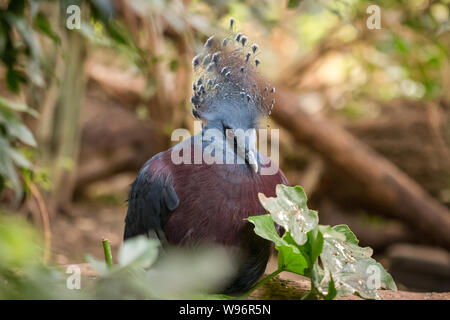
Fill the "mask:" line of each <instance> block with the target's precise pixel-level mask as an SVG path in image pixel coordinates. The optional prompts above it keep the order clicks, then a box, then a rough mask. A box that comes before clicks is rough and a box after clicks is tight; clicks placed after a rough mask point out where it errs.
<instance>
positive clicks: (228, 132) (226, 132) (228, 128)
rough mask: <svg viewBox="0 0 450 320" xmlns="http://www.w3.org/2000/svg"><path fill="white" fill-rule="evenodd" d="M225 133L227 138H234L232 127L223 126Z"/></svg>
mask: <svg viewBox="0 0 450 320" xmlns="http://www.w3.org/2000/svg"><path fill="white" fill-rule="evenodd" d="M223 133H224V134H225V135H226V136H231V137H232V136H234V134H233V130H232V129H231V128H230V127H228V126H226V125H223Z"/></svg>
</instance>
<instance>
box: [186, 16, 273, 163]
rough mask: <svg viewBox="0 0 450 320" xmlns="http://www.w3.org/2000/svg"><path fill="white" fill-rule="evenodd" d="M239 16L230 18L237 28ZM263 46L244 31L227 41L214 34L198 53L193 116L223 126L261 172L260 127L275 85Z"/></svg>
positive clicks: (229, 140)
mask: <svg viewBox="0 0 450 320" xmlns="http://www.w3.org/2000/svg"><path fill="white" fill-rule="evenodd" d="M233 25H234V20H233V19H232V20H231V21H230V28H231V30H233ZM258 55H259V51H258V45H256V44H252V43H250V42H249V40H248V39H247V37H246V36H245V35H244V34H242V33H234V32H233V31H231V32H230V34H228V35H227V36H226V37H225V38H224V39H223V40H219V39H216V38H215V37H214V36H213V37H210V38H209V39H208V40H207V41H206V43H205V46H204V49H203V51H202V52H201V53H200V54H198V55H197V56H195V57H194V59H193V61H192V64H193V67H194V76H195V80H194V83H193V84H192V89H193V92H194V93H193V96H192V97H191V102H192V104H193V105H194V108H193V110H192V114H193V116H194V117H195V118H197V119H201V120H202V121H203V122H204V124H205V128H214V129H216V130H220V131H221V132H222V133H223V136H224V137H226V139H227V140H226V141H227V143H234V147H235V148H236V151H237V152H236V153H237V154H238V156H239V155H241V156H242V157H243V158H245V160H246V161H247V163H248V164H250V165H251V166H252V168H253V169H254V170H255V171H257V170H258V161H257V149H256V141H257V138H256V129H257V128H258V127H259V123H260V120H261V119H262V118H264V117H267V116H269V115H270V113H271V111H272V108H273V106H274V102H275V100H274V93H275V89H274V88H272V87H270V86H268V84H267V83H265V82H264V81H263V79H262V78H261V77H260V75H259V73H258V72H257V71H256V68H257V67H258V65H259V64H260V61H259V59H258V58H257V56H258Z"/></svg>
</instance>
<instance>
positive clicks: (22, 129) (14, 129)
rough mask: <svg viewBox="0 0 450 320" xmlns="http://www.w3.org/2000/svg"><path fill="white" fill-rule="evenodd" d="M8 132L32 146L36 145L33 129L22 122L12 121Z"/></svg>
mask: <svg viewBox="0 0 450 320" xmlns="http://www.w3.org/2000/svg"><path fill="white" fill-rule="evenodd" d="M8 133H9V135H10V136H12V137H14V138H17V139H19V140H20V141H22V142H23V143H25V144H28V145H30V146H32V147H35V146H36V140H34V137H33V134H32V133H31V131H30V130H29V129H28V128H27V127H26V126H25V125H23V124H22V123H11V125H10V126H9V127H8Z"/></svg>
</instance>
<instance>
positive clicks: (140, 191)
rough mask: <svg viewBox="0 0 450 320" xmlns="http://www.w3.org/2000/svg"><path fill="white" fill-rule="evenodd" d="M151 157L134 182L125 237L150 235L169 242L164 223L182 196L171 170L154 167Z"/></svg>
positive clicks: (129, 201)
mask: <svg viewBox="0 0 450 320" xmlns="http://www.w3.org/2000/svg"><path fill="white" fill-rule="evenodd" d="M152 160H153V161H154V160H155V159H154V158H152V159H151V160H149V161H148V162H147V163H146V164H145V165H144V167H143V168H142V169H141V170H140V172H139V174H138V176H137V178H136V180H135V181H134V183H133V184H132V186H131V192H130V196H129V199H128V211H127V216H126V218H125V231H124V236H123V238H124V240H126V239H128V238H131V237H134V236H137V235H142V234H143V235H147V236H148V237H153V238H158V239H159V240H160V241H161V242H162V243H163V244H165V242H166V240H165V235H164V231H163V230H164V226H165V225H166V223H167V221H168V219H169V217H170V213H171V212H172V211H173V210H175V209H176V208H177V207H178V204H179V199H178V196H177V194H176V192H175V189H174V188H173V185H172V183H171V179H170V177H169V175H168V174H164V173H161V172H156V170H152V166H151V162H152Z"/></svg>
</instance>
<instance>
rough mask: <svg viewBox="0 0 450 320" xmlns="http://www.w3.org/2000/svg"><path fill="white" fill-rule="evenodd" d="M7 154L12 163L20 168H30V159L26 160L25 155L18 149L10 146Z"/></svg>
mask: <svg viewBox="0 0 450 320" xmlns="http://www.w3.org/2000/svg"><path fill="white" fill-rule="evenodd" d="M9 156H10V157H11V159H12V160H13V161H14V163H15V164H16V165H17V166H19V167H21V168H26V169H29V168H31V163H30V161H28V159H27V158H25V156H24V155H23V154H22V153H20V152H19V151H17V150H14V149H12V148H11V149H9Z"/></svg>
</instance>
